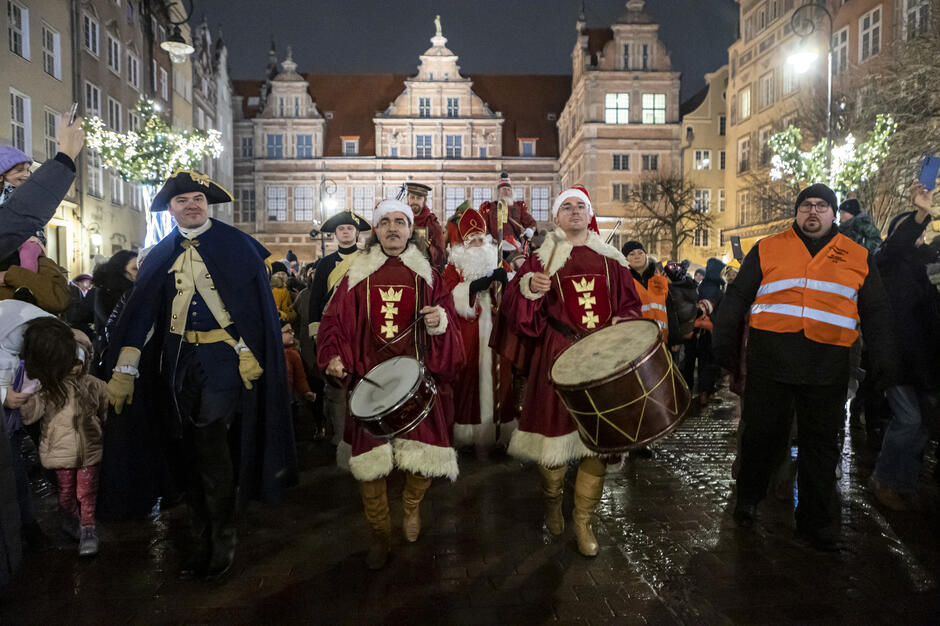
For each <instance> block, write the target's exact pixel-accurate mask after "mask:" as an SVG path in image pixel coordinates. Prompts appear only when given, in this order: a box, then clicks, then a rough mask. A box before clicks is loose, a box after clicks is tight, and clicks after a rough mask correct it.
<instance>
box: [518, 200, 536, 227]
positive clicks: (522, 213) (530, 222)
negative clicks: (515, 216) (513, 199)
mask: <svg viewBox="0 0 940 626" xmlns="http://www.w3.org/2000/svg"><path fill="white" fill-rule="evenodd" d="M517 204H518V205H519V223H520V224H522V227H523V228H536V227H537V226H538V223H537V222H536V221H535V218H533V217H532V214H531V213H529V207H528V206H526V203H525V202H522V201H521V200H520V201H519V202H517Z"/></svg>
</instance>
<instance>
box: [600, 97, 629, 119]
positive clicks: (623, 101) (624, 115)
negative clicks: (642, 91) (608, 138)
mask: <svg viewBox="0 0 940 626" xmlns="http://www.w3.org/2000/svg"><path fill="white" fill-rule="evenodd" d="M604 123H606V124H629V123H630V94H628V93H609V94H607V95H606V96H605V97H604Z"/></svg>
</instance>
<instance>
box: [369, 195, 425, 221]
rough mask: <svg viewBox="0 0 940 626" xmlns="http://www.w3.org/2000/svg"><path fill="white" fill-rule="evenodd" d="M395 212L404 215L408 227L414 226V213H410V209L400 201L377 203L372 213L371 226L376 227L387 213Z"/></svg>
mask: <svg viewBox="0 0 940 626" xmlns="http://www.w3.org/2000/svg"><path fill="white" fill-rule="evenodd" d="M396 212H397V213H402V214H404V216H405V218H407V220H408V225H409V226H414V223H415V216H414V213H412V212H411V207H410V206H408V205H407V204H405V203H404V202H402V201H401V200H382V201H381V202H379V204H378V206H376V207H375V210H374V211H373V212H372V225H373V226H378V225H379V222H380V221H382V218H383V217H385V216H386V215H388V214H389V213H396Z"/></svg>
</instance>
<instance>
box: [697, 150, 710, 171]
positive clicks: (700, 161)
mask: <svg viewBox="0 0 940 626" xmlns="http://www.w3.org/2000/svg"><path fill="white" fill-rule="evenodd" d="M711 168H712V151H711V150H696V151H695V169H697V170H710V169H711Z"/></svg>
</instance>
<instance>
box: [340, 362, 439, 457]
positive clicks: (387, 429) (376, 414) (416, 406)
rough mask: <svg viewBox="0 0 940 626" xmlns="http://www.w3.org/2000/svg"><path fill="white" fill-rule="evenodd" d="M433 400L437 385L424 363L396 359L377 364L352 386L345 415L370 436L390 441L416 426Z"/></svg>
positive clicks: (432, 405) (431, 405) (429, 410)
mask: <svg viewBox="0 0 940 626" xmlns="http://www.w3.org/2000/svg"><path fill="white" fill-rule="evenodd" d="M366 379H368V380H366ZM436 398H437V385H435V384H434V379H433V378H431V376H430V374H429V373H428V372H427V370H425V368H424V364H423V363H421V361H418V360H417V359H413V358H411V357H407V356H398V357H394V358H391V359H389V360H387V361H384V362H382V363H379V364H378V365H376V366H375V367H373V368H372V369H371V370H369V372H368V373H367V374H366V376H365V378H363V379H362V380H360V381H359V382H358V383H356V386H355V387H354V388H353V391H352V394H351V395H350V396H349V412H350V413H352V416H353V419H355V420H356V421H357V422H359V424H360V425H362V427H363V428H365V429H366V430H367V431H369V433H370V434H372V435H373V436H375V437H378V438H380V439H391V438H392V437H398V436H400V435H404V434H405V433H407V432H409V431H411V430H413V429H414V428H415V427H417V426H418V424H420V423H421V420H423V419H424V418H426V417H427V416H428V414H430V413H431V409H432V408H433V407H434V401H435V399H436Z"/></svg>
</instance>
